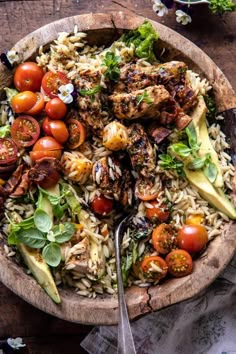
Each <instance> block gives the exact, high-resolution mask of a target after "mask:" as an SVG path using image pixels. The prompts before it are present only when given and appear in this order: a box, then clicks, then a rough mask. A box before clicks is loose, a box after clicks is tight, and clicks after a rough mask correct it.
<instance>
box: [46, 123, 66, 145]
mask: <svg viewBox="0 0 236 354" xmlns="http://www.w3.org/2000/svg"><path fill="white" fill-rule="evenodd" d="M48 124H49V127H50V131H51V134H52V136H53V137H54V138H55V139H56V141H58V143H60V144H64V143H65V142H66V140H67V139H68V138H69V132H68V130H67V127H66V125H65V123H64V122H62V121H61V120H53V119H51V120H48Z"/></svg>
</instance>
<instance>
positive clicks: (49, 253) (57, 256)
mask: <svg viewBox="0 0 236 354" xmlns="http://www.w3.org/2000/svg"><path fill="white" fill-rule="evenodd" d="M42 256H43V259H44V260H45V262H46V263H47V264H48V265H50V266H51V267H57V266H58V265H59V264H60V262H61V249H60V246H59V245H58V244H57V243H53V242H51V243H49V244H48V245H46V246H45V247H44V249H43V252H42Z"/></svg>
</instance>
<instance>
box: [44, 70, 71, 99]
mask: <svg viewBox="0 0 236 354" xmlns="http://www.w3.org/2000/svg"><path fill="white" fill-rule="evenodd" d="M68 83H69V80H68V79H67V76H66V74H64V73H62V72H60V71H58V72H56V73H53V72H51V71H49V72H47V73H46V74H45V75H44V77H43V80H42V88H43V90H44V92H45V93H46V95H48V96H49V97H51V98H54V97H57V95H58V89H59V87H60V86H62V85H66V84H68Z"/></svg>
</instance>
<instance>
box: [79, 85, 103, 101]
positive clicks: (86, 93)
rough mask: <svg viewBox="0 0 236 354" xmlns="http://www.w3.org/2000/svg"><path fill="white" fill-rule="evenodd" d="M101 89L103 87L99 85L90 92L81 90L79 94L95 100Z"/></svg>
mask: <svg viewBox="0 0 236 354" xmlns="http://www.w3.org/2000/svg"><path fill="white" fill-rule="evenodd" d="M101 89H102V86H100V85H97V86H95V87H94V88H92V89H89V90H85V89H81V90H80V92H79V93H80V94H81V95H82V96H92V97H93V98H94V96H95V94H96V93H98V92H100V91H101Z"/></svg>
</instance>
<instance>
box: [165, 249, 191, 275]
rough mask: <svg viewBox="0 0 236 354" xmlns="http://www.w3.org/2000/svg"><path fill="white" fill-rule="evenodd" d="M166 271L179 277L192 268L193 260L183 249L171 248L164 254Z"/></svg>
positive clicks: (186, 273)
mask: <svg viewBox="0 0 236 354" xmlns="http://www.w3.org/2000/svg"><path fill="white" fill-rule="evenodd" d="M166 263H167V265H168V271H169V273H170V274H171V275H173V276H174V277H177V278H180V277H184V276H185V275H188V274H190V273H191V272H192V269H193V260H192V257H191V256H190V254H189V253H188V252H186V251H185V250H173V251H171V252H170V253H169V254H168V255H167V256H166Z"/></svg>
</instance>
